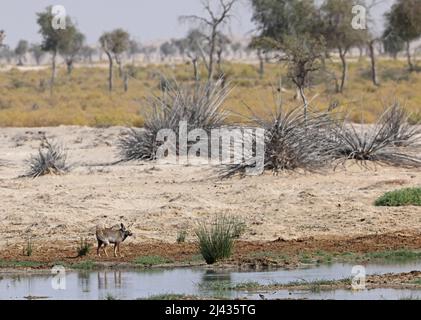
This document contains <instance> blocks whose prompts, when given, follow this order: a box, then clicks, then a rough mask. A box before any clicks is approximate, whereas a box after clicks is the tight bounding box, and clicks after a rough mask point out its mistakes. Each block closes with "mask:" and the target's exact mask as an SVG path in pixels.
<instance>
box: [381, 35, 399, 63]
mask: <svg viewBox="0 0 421 320" xmlns="http://www.w3.org/2000/svg"><path fill="white" fill-rule="evenodd" d="M382 42H383V48H384V51H385V52H386V53H387V54H389V55H390V56H391V57H392V58H393V59H395V60H396V59H397V58H398V54H399V52H401V51H403V50H404V49H405V41H403V40H402V39H401V37H399V36H398V35H397V34H396V33H394V32H392V30H391V29H390V28H387V29H386V30H385V31H384V32H383V36H382Z"/></svg>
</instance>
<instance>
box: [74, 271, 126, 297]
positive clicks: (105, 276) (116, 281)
mask: <svg viewBox="0 0 421 320" xmlns="http://www.w3.org/2000/svg"><path fill="white" fill-rule="evenodd" d="M91 277H92V273H90V272H82V273H78V279H79V286H80V287H81V288H82V291H83V292H89V291H90V290H91V288H90V280H91V279H92V278H91ZM97 282H98V289H100V290H103V289H110V288H111V289H112V288H121V287H122V281H121V271H112V272H107V271H98V272H97Z"/></svg>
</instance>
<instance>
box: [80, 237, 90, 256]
mask: <svg viewBox="0 0 421 320" xmlns="http://www.w3.org/2000/svg"><path fill="white" fill-rule="evenodd" d="M90 250H91V244H90V243H89V242H88V240H87V239H83V238H80V243H79V247H78V248H77V256H78V257H84V256H86V255H87V254H88V253H89V251H90Z"/></svg>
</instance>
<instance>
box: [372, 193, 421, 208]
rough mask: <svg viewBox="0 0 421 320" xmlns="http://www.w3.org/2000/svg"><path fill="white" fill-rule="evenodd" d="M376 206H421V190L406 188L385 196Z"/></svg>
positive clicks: (377, 201) (378, 200)
mask: <svg viewBox="0 0 421 320" xmlns="http://www.w3.org/2000/svg"><path fill="white" fill-rule="evenodd" d="M375 205H376V206H379V207H380V206H381V207H400V206H421V188H406V189H402V190H397V191H392V192H388V193H386V194H384V195H383V196H382V197H380V198H379V199H377V200H376V202H375Z"/></svg>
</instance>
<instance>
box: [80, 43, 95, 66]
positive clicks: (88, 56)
mask: <svg viewBox="0 0 421 320" xmlns="http://www.w3.org/2000/svg"><path fill="white" fill-rule="evenodd" d="M96 52H97V50H96V49H95V48H93V47H91V46H89V45H84V46H82V48H81V49H80V50H79V56H80V57H81V58H82V59H83V61H85V62H86V61H88V62H89V63H92V62H93V56H94V54H95V53H96Z"/></svg>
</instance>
